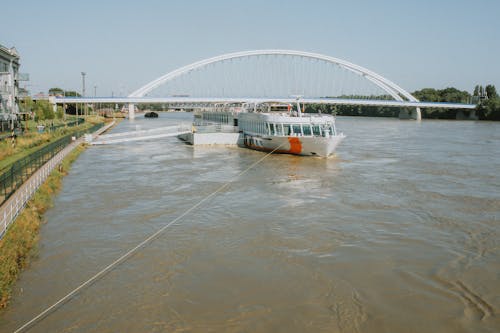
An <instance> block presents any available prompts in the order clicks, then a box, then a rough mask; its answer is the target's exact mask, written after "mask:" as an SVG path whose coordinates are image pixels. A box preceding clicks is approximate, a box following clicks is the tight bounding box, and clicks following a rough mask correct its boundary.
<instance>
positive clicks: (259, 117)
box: [238, 112, 345, 157]
mask: <svg viewBox="0 0 500 333" xmlns="http://www.w3.org/2000/svg"><path fill="white" fill-rule="evenodd" d="M238 127H239V130H240V132H241V133H242V134H243V145H244V146H245V147H248V148H251V149H255V150H261V151H267V152H269V151H272V152H275V153H287V154H294V155H305V156H323V157H327V156H330V155H331V154H333V152H334V151H335V148H336V147H337V146H338V145H339V143H340V142H341V141H342V140H343V139H344V138H345V135H344V134H343V133H337V130H336V127H335V118H334V117H333V116H331V115H319V114H314V115H313V114H308V115H307V116H303V115H301V116H298V115H297V116H294V115H291V114H272V113H253V112H251V113H240V114H239V115H238Z"/></svg>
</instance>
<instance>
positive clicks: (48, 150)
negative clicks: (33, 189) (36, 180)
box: [0, 123, 104, 206]
mask: <svg viewBox="0 0 500 333" xmlns="http://www.w3.org/2000/svg"><path fill="white" fill-rule="evenodd" d="M103 125H104V124H102V123H101V124H97V125H94V126H92V127H91V128H88V129H86V130H80V131H76V132H73V133H71V134H68V135H66V136H64V137H62V138H60V139H58V140H57V141H54V142H52V143H50V144H48V145H46V146H45V147H43V148H41V149H39V150H37V151H35V152H33V153H31V154H30V155H28V156H26V157H23V158H21V159H19V160H17V161H15V162H14V163H12V164H11V165H10V167H8V169H7V170H5V171H4V172H3V173H2V174H0V206H1V205H2V204H3V203H4V202H5V201H7V200H8V199H9V198H10V196H11V195H12V194H13V193H14V192H15V191H16V190H17V189H18V188H19V187H21V185H22V184H23V183H24V182H25V181H26V180H28V179H29V178H30V177H31V175H33V174H34V173H35V171H37V170H38V169H39V168H40V167H41V166H43V165H44V164H45V163H47V161H49V160H50V159H51V158H53V157H54V156H55V155H56V154H57V153H59V152H60V151H61V150H63V149H64V147H66V146H67V145H69V144H70V143H71V142H72V137H76V138H78V137H81V136H82V135H84V134H85V133H92V132H95V131H97V130H98V129H99V128H101V127H102V126H103Z"/></svg>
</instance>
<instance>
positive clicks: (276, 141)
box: [243, 134, 345, 157]
mask: <svg viewBox="0 0 500 333" xmlns="http://www.w3.org/2000/svg"><path fill="white" fill-rule="evenodd" d="M344 138H345V136H344V135H336V136H331V137H315V136H310V137H309V136H256V135H250V134H244V138H243V145H244V146H245V147H248V148H251V149H255V150H261V151H274V152H275V153H285V154H294V155H303V156H322V157H327V156H330V155H331V154H333V152H334V151H335V148H337V146H338V145H339V144H340V142H341V141H342V140H343V139H344Z"/></svg>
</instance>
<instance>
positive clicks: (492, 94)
mask: <svg viewBox="0 0 500 333" xmlns="http://www.w3.org/2000/svg"><path fill="white" fill-rule="evenodd" d="M485 90H486V95H487V96H488V98H490V99H491V98H493V99H495V98H498V93H497V89H496V88H495V86H494V85H492V84H488V85H487V86H486V88H485Z"/></svg>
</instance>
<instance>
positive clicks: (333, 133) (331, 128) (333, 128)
mask: <svg viewBox="0 0 500 333" xmlns="http://www.w3.org/2000/svg"><path fill="white" fill-rule="evenodd" d="M330 135H335V127H333V126H330Z"/></svg>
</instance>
